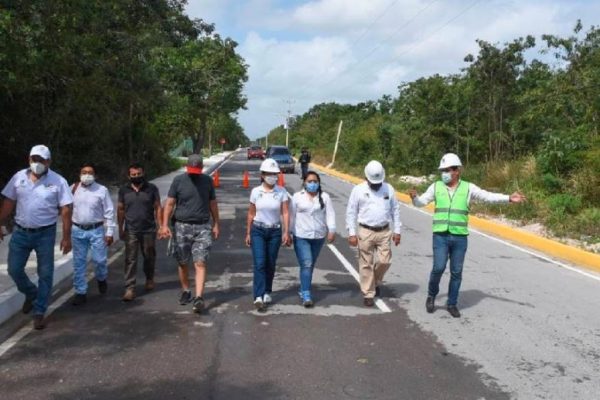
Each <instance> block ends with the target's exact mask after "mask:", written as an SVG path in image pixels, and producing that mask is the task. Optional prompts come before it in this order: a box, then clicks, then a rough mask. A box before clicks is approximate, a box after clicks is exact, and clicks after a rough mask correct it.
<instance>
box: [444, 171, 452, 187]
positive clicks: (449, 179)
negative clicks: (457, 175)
mask: <svg viewBox="0 0 600 400" xmlns="http://www.w3.org/2000/svg"><path fill="white" fill-rule="evenodd" d="M442 182H444V183H446V184H448V183H450V182H452V172H442Z"/></svg>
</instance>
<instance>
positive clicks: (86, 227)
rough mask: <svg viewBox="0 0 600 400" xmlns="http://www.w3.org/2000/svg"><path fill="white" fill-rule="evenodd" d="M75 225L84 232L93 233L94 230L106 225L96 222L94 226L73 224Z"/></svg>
mask: <svg viewBox="0 0 600 400" xmlns="http://www.w3.org/2000/svg"><path fill="white" fill-rule="evenodd" d="M73 225H75V226H76V227H78V228H79V229H83V230H84V231H91V230H92V229H96V228H99V227H101V226H102V225H104V222H95V223H93V224H78V223H76V222H73Z"/></svg>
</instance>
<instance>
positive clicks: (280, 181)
mask: <svg viewBox="0 0 600 400" xmlns="http://www.w3.org/2000/svg"><path fill="white" fill-rule="evenodd" d="M277 185H278V186H281V187H285V178H284V177H283V172H280V173H279V179H278V180H277Z"/></svg>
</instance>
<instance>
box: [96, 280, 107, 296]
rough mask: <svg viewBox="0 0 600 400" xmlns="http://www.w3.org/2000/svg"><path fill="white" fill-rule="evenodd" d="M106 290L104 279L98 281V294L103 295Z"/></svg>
mask: <svg viewBox="0 0 600 400" xmlns="http://www.w3.org/2000/svg"><path fill="white" fill-rule="evenodd" d="M107 290H108V284H107V283H106V279H105V280H103V281H98V291H99V292H100V294H105V293H106V291H107Z"/></svg>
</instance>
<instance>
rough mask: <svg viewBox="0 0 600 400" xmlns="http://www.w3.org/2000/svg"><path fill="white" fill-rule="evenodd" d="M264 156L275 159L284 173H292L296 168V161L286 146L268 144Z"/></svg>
mask: <svg viewBox="0 0 600 400" xmlns="http://www.w3.org/2000/svg"><path fill="white" fill-rule="evenodd" d="M265 157H266V158H272V159H274V160H275V161H277V164H279V169H281V172H283V173H284V174H286V173H287V174H293V173H294V171H295V169H296V163H295V161H294V159H293V158H292V155H291V154H290V150H289V149H288V148H287V147H286V146H269V147H268V148H267V153H266V155H265Z"/></svg>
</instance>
